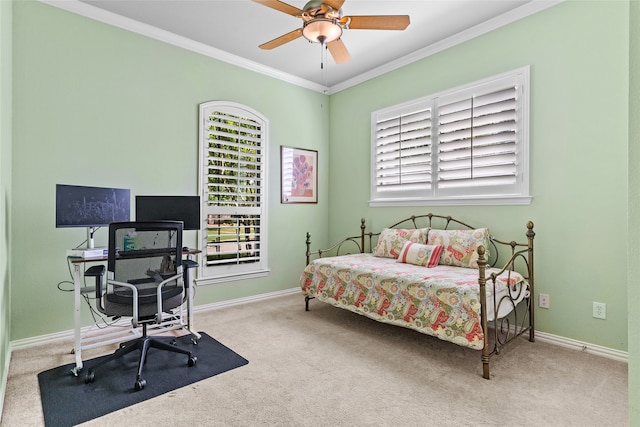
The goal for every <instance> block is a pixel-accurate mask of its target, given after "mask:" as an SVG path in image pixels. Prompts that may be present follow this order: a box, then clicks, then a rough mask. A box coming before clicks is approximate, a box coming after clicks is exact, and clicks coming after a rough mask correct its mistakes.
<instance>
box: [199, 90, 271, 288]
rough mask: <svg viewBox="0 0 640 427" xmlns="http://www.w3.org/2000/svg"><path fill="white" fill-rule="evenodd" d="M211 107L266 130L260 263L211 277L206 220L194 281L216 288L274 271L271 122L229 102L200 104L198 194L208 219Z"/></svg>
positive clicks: (263, 151)
mask: <svg viewBox="0 0 640 427" xmlns="http://www.w3.org/2000/svg"><path fill="white" fill-rule="evenodd" d="M212 108H219V109H221V110H222V111H225V112H229V113H231V114H236V115H239V116H243V117H247V116H249V117H254V118H256V119H257V120H258V121H259V122H261V126H262V129H263V132H262V136H263V137H262V144H261V151H262V159H263V160H262V165H263V166H264V170H263V176H262V185H261V194H262V202H261V207H260V210H261V212H260V224H261V225H260V235H261V239H260V240H261V247H260V252H261V255H260V262H258V263H256V265H255V268H254V269H247V270H245V271H239V272H237V271H227V269H225V272H223V273H221V274H211V272H210V271H211V269H212V268H213V267H207V265H206V247H207V228H206V220H205V221H203V228H202V229H201V230H200V231H199V232H198V249H199V250H201V251H202V253H201V254H200V256H199V264H200V267H199V268H198V277H197V278H196V279H195V282H196V284H197V285H214V284H221V283H228V282H231V281H237V280H245V279H254V278H259V277H266V276H268V274H269V272H270V271H271V270H270V268H269V262H268V261H269V256H268V246H269V245H268V243H269V240H268V224H269V221H268V212H269V209H268V199H269V197H268V193H267V189H268V185H267V181H268V176H269V172H268V170H267V168H268V165H269V161H268V159H269V156H268V151H269V121H268V120H267V119H266V118H265V117H264V116H263V115H262V114H260V113H259V112H257V111H256V110H253V109H251V108H249V107H247V106H245V105H242V104H239V103H235V102H228V101H211V102H205V103H202V104H200V110H199V116H198V124H199V125H198V127H199V129H198V141H199V145H200V147H199V168H198V169H199V170H198V182H199V188H198V191H199V194H200V197H201V200H202V202H201V217H202V218H204V219H206V218H207V209H206V200H207V183H206V177H205V175H206V166H207V165H206V163H207V158H208V156H207V154H206V151H205V150H207V149H208V142H207V141H208V138H207V135H208V133H207V132H205V123H204V120H205V111H207V110H210V109H212Z"/></svg>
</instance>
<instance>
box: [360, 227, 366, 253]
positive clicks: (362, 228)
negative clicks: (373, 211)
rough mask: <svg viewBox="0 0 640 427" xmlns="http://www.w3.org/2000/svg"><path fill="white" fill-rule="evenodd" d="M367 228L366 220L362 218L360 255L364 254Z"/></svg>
mask: <svg viewBox="0 0 640 427" xmlns="http://www.w3.org/2000/svg"><path fill="white" fill-rule="evenodd" d="M366 228H367V226H366V225H364V218H360V253H362V254H363V253H364V230H365V229H366Z"/></svg>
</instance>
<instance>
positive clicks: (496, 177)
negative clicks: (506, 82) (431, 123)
mask: <svg viewBox="0 0 640 427" xmlns="http://www.w3.org/2000/svg"><path fill="white" fill-rule="evenodd" d="M517 134H518V114H517V88H516V87H515V86H511V87H508V88H505V89H501V90H497V91H493V92H490V93H486V94H483V95H479V96H471V97H469V98H467V99H463V100H460V101H456V102H451V103H447V104H442V103H441V104H440V105H439V108H438V187H439V188H440V189H441V190H446V189H461V188H472V187H479V186H483V187H492V186H510V185H514V184H515V183H516V179H517V168H516V165H517V146H516V142H517Z"/></svg>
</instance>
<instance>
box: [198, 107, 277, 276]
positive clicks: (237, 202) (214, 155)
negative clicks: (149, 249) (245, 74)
mask: <svg viewBox="0 0 640 427" xmlns="http://www.w3.org/2000/svg"><path fill="white" fill-rule="evenodd" d="M211 104H214V105H212V106H210V107H209V108H206V107H205V108H201V111H202V114H201V115H202V117H201V118H202V125H203V129H202V140H203V146H202V154H203V155H202V157H203V158H202V165H203V173H202V180H203V181H202V182H203V185H202V193H203V200H204V206H203V211H204V213H205V215H206V219H207V221H206V230H205V236H206V237H205V238H204V243H205V245H204V246H205V250H204V252H205V254H204V255H205V257H204V258H205V259H204V267H205V270H207V274H209V275H214V276H221V275H222V276H227V275H237V274H243V273H246V272H251V271H254V270H256V269H262V268H264V266H263V264H264V261H265V259H264V248H265V247H266V242H265V241H264V236H265V228H266V222H265V220H264V215H265V211H266V206H265V203H266V191H265V189H266V183H265V180H266V171H265V164H266V162H265V152H264V151H265V145H264V139H265V136H266V135H265V123H264V121H263V120H261V119H260V117H258V116H256V115H255V114H254V113H251V112H250V111H248V110H244V109H241V108H237V107H233V108H230V107H227V108H224V105H222V106H220V105H217V104H216V103H211ZM203 105H207V104H203ZM263 225H265V227H263Z"/></svg>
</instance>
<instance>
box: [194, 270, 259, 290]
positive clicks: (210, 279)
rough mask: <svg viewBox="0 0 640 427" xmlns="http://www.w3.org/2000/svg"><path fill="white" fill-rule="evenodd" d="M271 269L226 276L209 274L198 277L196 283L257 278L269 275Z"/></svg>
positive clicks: (199, 284) (207, 283) (214, 283)
mask: <svg viewBox="0 0 640 427" xmlns="http://www.w3.org/2000/svg"><path fill="white" fill-rule="evenodd" d="M270 272H271V270H269V269H266V270H258V271H252V272H247V273H237V274H228V275H225V276H209V277H199V278H196V280H195V281H196V285H197V286H201V285H217V284H220V283H228V282H234V281H236V280H245V279H256V278H258V277H267V276H268V275H269V273H270Z"/></svg>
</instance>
